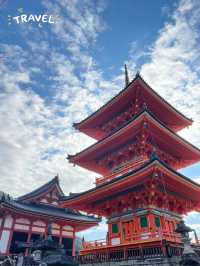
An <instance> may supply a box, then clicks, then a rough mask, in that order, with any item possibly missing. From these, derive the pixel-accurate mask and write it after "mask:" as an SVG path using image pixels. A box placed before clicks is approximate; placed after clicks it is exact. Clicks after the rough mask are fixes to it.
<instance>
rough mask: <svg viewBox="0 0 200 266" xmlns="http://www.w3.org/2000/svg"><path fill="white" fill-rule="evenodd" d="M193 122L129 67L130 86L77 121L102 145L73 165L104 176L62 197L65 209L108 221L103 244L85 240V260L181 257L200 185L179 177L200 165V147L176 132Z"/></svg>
mask: <svg viewBox="0 0 200 266" xmlns="http://www.w3.org/2000/svg"><path fill="white" fill-rule="evenodd" d="M191 124H192V120H191V119H189V118H187V117H186V116H184V115H183V114H182V113H180V112H179V111H178V110H176V109H175V108H174V107H173V106H171V105H170V104H169V103H168V102H167V101H165V100H164V99H163V98H162V97H161V96H159V95H158V94H157V93H156V92H155V91H154V90H153V89H152V88H151V87H150V86H149V85H148V84H147V83H146V82H145V81H144V80H143V78H142V77H141V76H140V74H138V73H137V75H136V76H135V78H134V79H133V81H132V82H129V79H128V75H127V70H126V86H125V88H124V89H123V90H122V91H121V92H120V93H119V94H117V95H116V96H115V97H114V98H113V99H111V100H110V101H109V102H107V103H106V104H105V105H103V106H102V107H101V108H100V109H98V110H97V111H96V112H94V113H93V114H92V115H90V116H89V117H87V118H86V119H84V120H83V121H81V122H80V123H76V124H74V127H75V128H76V129H77V130H79V131H81V132H83V133H85V134H87V135H88V136H90V137H92V138H94V139H96V140H97V142H96V143H95V144H93V145H91V146H90V147H88V148H86V149H84V150H83V151H81V152H79V153H77V154H76V155H73V156H72V155H69V156H68V159H69V161H70V162H71V163H73V164H76V165H79V166H81V167H84V168H86V169H88V170H91V171H94V172H96V173H98V174H100V175H101V177H100V178H97V179H96V186H95V187H94V188H92V189H90V190H87V191H85V192H82V193H79V194H76V195H72V196H67V197H63V199H62V201H63V203H62V206H63V207H65V208H68V207H70V208H73V209H75V210H77V211H84V212H86V213H89V214H96V215H98V216H104V217H106V218H107V223H108V233H107V237H106V239H105V240H101V241H98V240H97V241H94V242H85V243H84V248H83V249H82V250H81V258H82V262H84V261H85V262H95V261H99V262H102V261H106V260H108V258H118V259H119V258H121V259H127V258H128V257H131V256H132V257H133V258H134V257H137V256H139V254H141V252H142V253H143V255H145V254H147V255H152V256H153V255H163V256H164V255H166V253H167V254H168V255H169V254H170V255H171V256H172V255H180V250H181V249H180V248H181V243H182V242H181V238H180V234H178V233H176V232H175V229H176V225H177V223H179V222H180V220H181V219H182V217H183V215H186V214H187V213H189V212H191V211H197V212H198V211H200V185H199V184H197V183H195V182H194V181H192V180H191V179H189V178H187V177H185V176H184V175H182V174H181V173H179V172H178V170H180V169H182V168H184V167H187V166H189V165H192V164H194V163H197V162H198V161H200V150H199V149H198V148H196V147H195V146H193V145H192V144H191V143H189V142H188V141H186V140H185V139H183V138H182V137H180V136H179V135H178V134H177V132H178V131H179V130H181V129H183V128H185V127H188V126H190V125H191ZM196 242H197V243H196V246H198V240H197V239H196ZM84 259H85V260H84ZM134 265H135V264H134ZM145 265H146V264H145Z"/></svg>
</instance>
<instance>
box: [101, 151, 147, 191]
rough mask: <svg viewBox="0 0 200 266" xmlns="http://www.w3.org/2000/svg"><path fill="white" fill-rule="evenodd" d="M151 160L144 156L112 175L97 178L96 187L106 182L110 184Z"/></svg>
mask: <svg viewBox="0 0 200 266" xmlns="http://www.w3.org/2000/svg"><path fill="white" fill-rule="evenodd" d="M148 160H149V158H148V157H147V156H143V157H140V158H138V159H137V160H134V161H131V162H130V163H127V164H126V165H125V166H123V167H122V168H121V169H119V170H117V171H115V172H113V173H112V174H110V175H106V176H103V177H97V178H96V185H97V186H98V185H100V184H102V183H104V182H109V181H110V180H112V179H113V178H116V177H118V176H120V175H122V174H125V173H128V172H130V171H132V170H134V169H136V168H138V167H139V166H140V165H142V164H144V163H145V162H147V161H148Z"/></svg>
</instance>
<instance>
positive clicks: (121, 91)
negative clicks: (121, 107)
mask: <svg viewBox="0 0 200 266" xmlns="http://www.w3.org/2000/svg"><path fill="white" fill-rule="evenodd" d="M137 79H140V80H142V81H143V82H144V83H145V85H146V86H147V87H149V88H150V89H151V90H152V91H153V93H154V94H155V95H156V96H157V97H159V98H160V99H161V100H162V101H163V102H164V103H165V104H167V105H168V106H169V107H170V108H172V109H173V110H174V111H175V112H177V113H178V114H179V115H181V116H182V117H183V118H185V119H186V120H188V121H191V122H193V120H192V119H190V118H188V117H187V116H186V115H184V114H183V113H181V112H180V111H179V110H177V109H176V108H175V107H174V106H172V105H171V104H170V103H169V102H168V101H166V100H165V99H164V98H163V97H162V96H161V95H159V94H158V93H157V92H156V91H155V90H154V89H152V87H151V86H150V85H149V84H148V83H147V82H146V81H145V80H144V79H143V77H142V76H141V75H140V73H139V71H138V72H137V73H136V75H135V77H134V78H133V80H132V81H131V82H130V83H129V84H128V85H127V86H126V87H125V88H124V89H122V90H120V91H119V92H118V93H117V94H116V95H115V96H114V97H113V98H111V99H110V100H109V101H107V102H106V103H105V104H103V105H102V106H101V107H100V108H99V109H97V110H96V111H95V112H93V113H92V114H90V115H89V116H88V117H86V118H85V119H83V120H82V121H80V122H77V123H73V126H74V127H75V128H76V126H78V125H80V124H82V123H84V122H85V121H87V120H88V119H90V118H91V117H92V116H93V115H95V114H96V113H98V112H99V111H100V110H101V109H103V108H104V107H106V105H107V104H109V103H111V102H112V101H113V100H114V99H116V98H117V97H118V96H119V95H120V94H122V93H123V92H124V91H126V89H128V87H129V86H131V85H132V84H133V83H134V82H135V81H136V80H137Z"/></svg>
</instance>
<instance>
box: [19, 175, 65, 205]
mask: <svg viewBox="0 0 200 266" xmlns="http://www.w3.org/2000/svg"><path fill="white" fill-rule="evenodd" d="M54 188H56V189H57V190H58V193H59V196H60V197H61V196H63V195H64V192H63V191H62V189H61V187H60V182H59V177H58V176H55V177H54V178H53V179H52V180H50V181H49V182H47V183H45V184H44V185H42V186H41V187H39V188H37V189H35V190H33V191H31V192H29V193H27V194H25V195H23V196H20V197H18V198H17V200H20V201H26V200H29V201H30V200H32V199H35V198H38V197H41V196H42V195H44V194H47V193H48V192H49V191H52V190H53V189H54Z"/></svg>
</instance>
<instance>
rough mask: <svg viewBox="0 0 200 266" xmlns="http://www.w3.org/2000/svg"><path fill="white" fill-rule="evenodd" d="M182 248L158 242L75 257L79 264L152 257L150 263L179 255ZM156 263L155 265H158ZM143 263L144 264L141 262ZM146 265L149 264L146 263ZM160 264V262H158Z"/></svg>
mask: <svg viewBox="0 0 200 266" xmlns="http://www.w3.org/2000/svg"><path fill="white" fill-rule="evenodd" d="M182 251H183V248H182V247H181V246H173V245H163V244H162V242H159V243H158V244H157V245H156V246H155V245H154V246H149V247H147V246H137V247H123V248H121V249H120V248H119V247H118V248H117V249H107V250H100V251H97V252H92V251H90V252H88V253H86V254H84V255H79V256H77V257H76V259H77V261H78V262H79V264H80V265H81V264H92V263H102V262H112V261H116V262H117V261H128V260H135V259H137V260H138V259H139V260H140V259H142V260H143V259H146V258H148V259H152V264H151V265H154V263H155V261H156V262H157V263H158V264H159V259H160V260H162V258H163V257H172V256H180V255H181V254H182ZM157 263H156V265H158V264H157ZM142 265H144V264H142ZM148 265H150V264H149V263H148ZM159 265H160V264H159Z"/></svg>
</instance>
